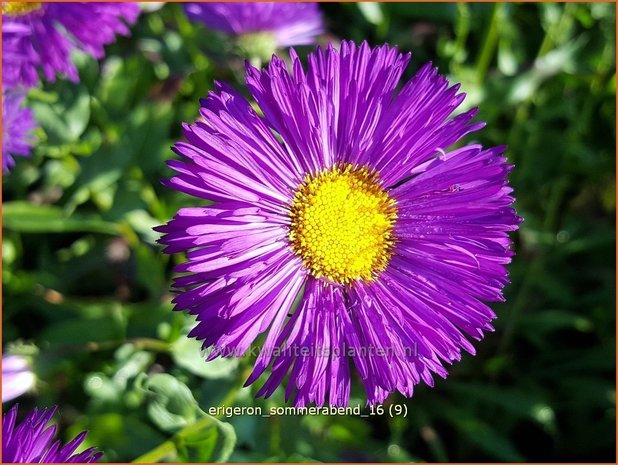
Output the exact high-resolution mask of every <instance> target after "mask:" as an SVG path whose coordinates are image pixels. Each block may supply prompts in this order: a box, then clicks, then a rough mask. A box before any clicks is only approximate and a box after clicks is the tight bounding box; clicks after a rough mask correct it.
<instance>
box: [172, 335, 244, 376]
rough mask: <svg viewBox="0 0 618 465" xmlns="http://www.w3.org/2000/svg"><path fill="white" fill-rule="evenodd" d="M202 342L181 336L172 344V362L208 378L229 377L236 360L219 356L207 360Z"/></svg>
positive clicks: (234, 371) (233, 370) (236, 366)
mask: <svg viewBox="0 0 618 465" xmlns="http://www.w3.org/2000/svg"><path fill="white" fill-rule="evenodd" d="M201 347H202V344H201V343H200V342H199V341H198V340H196V339H193V338H189V337H185V336H181V337H179V338H178V339H177V340H176V342H174V344H173V345H172V357H173V358H174V362H175V363H176V364H177V365H178V366H181V367H183V368H184V369H185V370H188V371H190V372H191V373H193V374H194V375H197V376H201V377H202V378H208V379H221V378H230V377H232V376H233V375H234V374H235V373H236V369H237V368H238V360H237V359H235V358H223V357H219V358H216V359H215V360H211V361H210V362H207V361H206V360H205V359H206V356H205V355H204V354H203V351H202V350H201Z"/></svg>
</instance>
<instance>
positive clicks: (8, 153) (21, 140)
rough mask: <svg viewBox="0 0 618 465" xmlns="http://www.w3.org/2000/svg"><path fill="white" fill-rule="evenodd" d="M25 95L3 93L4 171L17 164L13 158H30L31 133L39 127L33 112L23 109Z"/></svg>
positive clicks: (11, 91)
mask: <svg viewBox="0 0 618 465" xmlns="http://www.w3.org/2000/svg"><path fill="white" fill-rule="evenodd" d="M23 100H24V95H23V93H21V92H17V91H15V90H11V89H8V90H5V91H3V92H2V171H4V172H5V173H8V171H9V170H10V169H11V168H12V167H13V165H14V164H15V160H13V157H14V156H15V155H21V156H23V157H28V156H30V152H31V150H32V144H33V142H34V138H33V136H32V134H31V132H32V131H33V130H34V129H36V127H37V125H36V122H35V120H34V115H33V113H32V110H30V109H29V108H23V107H22V102H23Z"/></svg>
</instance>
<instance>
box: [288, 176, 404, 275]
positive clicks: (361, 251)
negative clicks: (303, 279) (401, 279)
mask: <svg viewBox="0 0 618 465" xmlns="http://www.w3.org/2000/svg"><path fill="white" fill-rule="evenodd" d="M290 219H291V223H290V234H289V239H290V244H291V247H292V250H293V251H294V252H295V253H296V254H297V255H298V256H299V257H301V258H302V260H303V263H304V265H305V266H306V267H307V269H308V270H309V273H310V274H311V275H313V276H315V277H316V278H320V277H325V278H327V279H328V280H330V281H332V282H334V283H337V284H348V283H350V282H351V281H355V280H363V281H371V280H373V279H374V278H375V277H376V276H377V274H378V272H380V271H382V270H384V269H385V268H386V265H388V262H389V260H390V258H391V255H392V248H393V242H394V237H393V225H394V223H395V220H396V219H397V206H396V203H395V200H394V199H392V198H391V197H390V196H389V195H388V193H387V192H386V190H385V189H384V188H383V187H382V186H381V184H380V180H379V178H378V174H377V173H376V172H375V171H373V170H370V169H368V168H366V167H356V166H353V165H349V164H346V165H337V166H335V167H334V168H331V169H328V170H325V171H322V172H321V173H318V174H316V175H308V176H307V177H306V178H305V180H304V182H303V183H302V184H301V185H300V187H299V188H298V189H297V190H296V193H295V195H294V199H293V201H292V205H291V207H290Z"/></svg>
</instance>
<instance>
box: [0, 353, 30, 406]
mask: <svg viewBox="0 0 618 465" xmlns="http://www.w3.org/2000/svg"><path fill="white" fill-rule="evenodd" d="M34 380H35V377H34V373H33V372H32V367H31V366H30V362H29V361H28V359H27V358H26V357H22V356H20V355H3V356H2V402H7V401H9V400H13V399H15V398H17V397H19V396H21V395H22V394H24V393H25V392H27V391H29V390H30V389H31V388H32V387H33V386H34Z"/></svg>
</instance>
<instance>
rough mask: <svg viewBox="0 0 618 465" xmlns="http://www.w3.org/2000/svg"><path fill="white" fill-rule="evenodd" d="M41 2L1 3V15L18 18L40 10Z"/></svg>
mask: <svg viewBox="0 0 618 465" xmlns="http://www.w3.org/2000/svg"><path fill="white" fill-rule="evenodd" d="M41 6H42V4H41V2H2V13H4V14H5V15H9V16H20V15H25V14H27V13H32V12H33V11H36V10H38V9H40V8H41Z"/></svg>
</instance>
